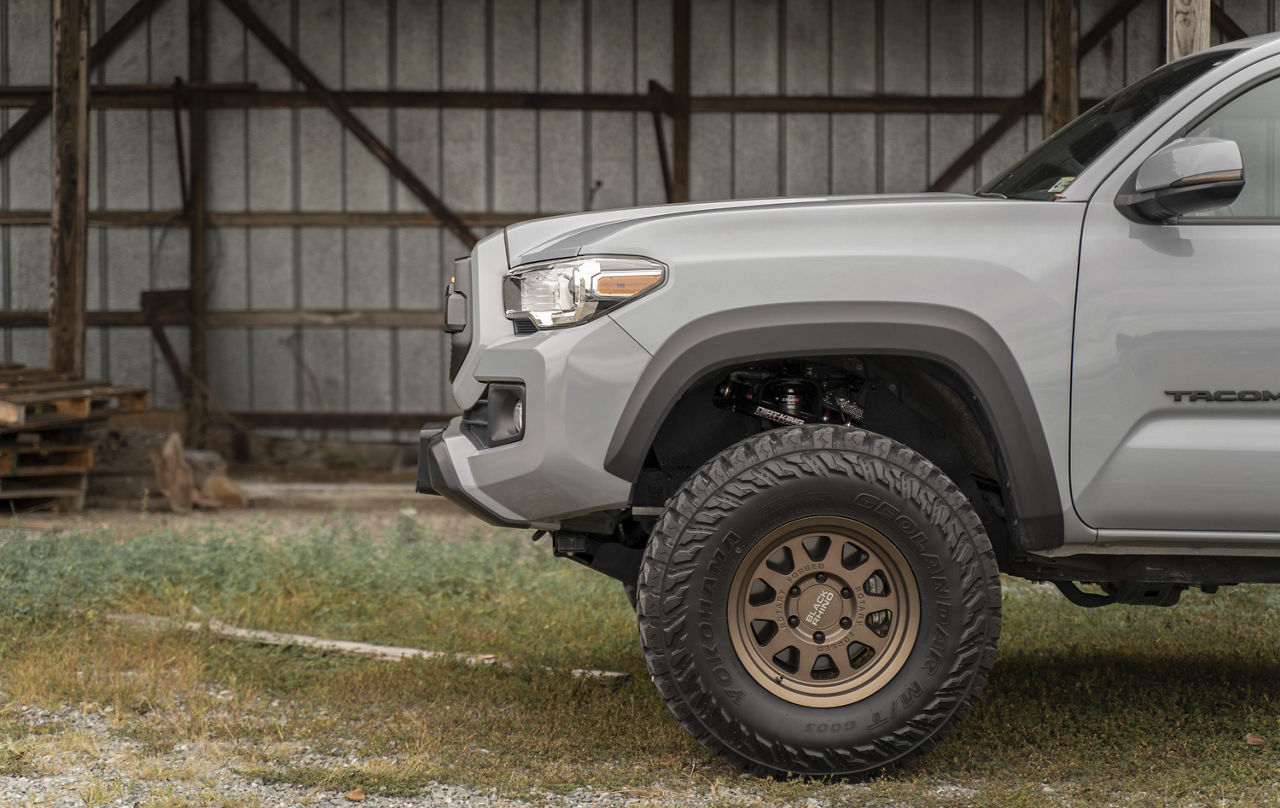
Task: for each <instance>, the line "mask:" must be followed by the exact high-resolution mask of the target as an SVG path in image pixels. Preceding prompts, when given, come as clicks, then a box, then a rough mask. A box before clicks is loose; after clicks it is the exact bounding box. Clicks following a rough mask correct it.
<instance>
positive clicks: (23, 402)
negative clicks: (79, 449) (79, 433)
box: [0, 391, 93, 426]
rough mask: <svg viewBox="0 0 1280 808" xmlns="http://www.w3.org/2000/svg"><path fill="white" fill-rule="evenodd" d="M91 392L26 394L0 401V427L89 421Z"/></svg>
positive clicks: (5, 396) (3, 398)
mask: <svg viewBox="0 0 1280 808" xmlns="http://www.w3.org/2000/svg"><path fill="white" fill-rule="evenodd" d="M92 405H93V402H92V398H91V395H90V393H89V392H88V391H82V392H80V393H76V394H73V393H72V392H71V391H59V392H54V393H27V394H24V395H14V396H8V395H4V396H2V397H0V424H6V425H9V426H22V425H24V424H27V423H29V422H31V421H40V420H45V421H47V420H49V419H50V418H51V417H54V418H61V419H79V418H87V417H88V416H89V412H90V410H91V409H92Z"/></svg>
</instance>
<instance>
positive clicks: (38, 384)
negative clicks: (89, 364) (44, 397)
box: [0, 378, 111, 396]
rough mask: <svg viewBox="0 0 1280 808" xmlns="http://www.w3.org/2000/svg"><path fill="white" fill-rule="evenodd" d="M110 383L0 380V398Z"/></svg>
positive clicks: (59, 380) (96, 381)
mask: <svg viewBox="0 0 1280 808" xmlns="http://www.w3.org/2000/svg"><path fill="white" fill-rule="evenodd" d="M110 386H111V382H108V381H103V380H102V379H78V378H76V379H66V378H56V379H51V380H48V381H44V380H33V381H18V382H11V381H6V380H0V396H9V395H17V394H21V393H50V392H54V391H56V390H86V389H89V388H91V387H110Z"/></svg>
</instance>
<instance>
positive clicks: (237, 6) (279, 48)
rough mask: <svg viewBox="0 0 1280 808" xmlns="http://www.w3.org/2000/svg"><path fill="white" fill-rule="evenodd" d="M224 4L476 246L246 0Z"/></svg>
mask: <svg viewBox="0 0 1280 808" xmlns="http://www.w3.org/2000/svg"><path fill="white" fill-rule="evenodd" d="M221 2H222V4H223V5H224V6H226V7H227V8H228V9H229V10H230V11H231V13H232V14H234V15H236V17H238V18H239V19H240V22H242V23H244V26H245V28H247V29H249V31H250V33H252V34H253V35H254V36H255V37H257V39H258V41H260V42H261V43H262V44H263V45H264V46H265V47H266V48H267V50H269V51H271V54H272V55H273V56H275V57H276V59H278V60H279V61H280V62H281V63H282V64H283V65H284V66H285V67H286V68H288V69H289V72H290V73H291V74H292V75H293V77H294V78H295V79H297V80H298V82H299V83H300V84H302V85H303V86H304V87H306V88H307V90H308V91H309V92H310V93H311V94H312V95H314V96H315V97H316V98H317V99H318V100H320V101H321V102H322V103H323V104H324V106H325V107H327V108H328V109H329V111H330V112H332V113H333V114H334V116H335V117H337V119H338V120H339V121H341V122H342V125H343V126H344V127H346V129H347V131H349V132H351V134H353V135H355V136H356V139H358V140H359V141H360V142H361V143H363V144H364V145H365V147H366V148H367V149H368V150H369V152H370V153H371V154H372V155H373V156H374V157H376V158H377V159H378V160H379V161H380V162H381V163H382V164H383V165H385V166H386V167H387V168H388V169H389V170H390V171H391V173H392V174H393V175H394V176H395V178H396V179H398V180H400V182H401V184H403V185H404V186H405V187H406V188H408V189H409V191H410V192H411V193H412V194H413V195H414V196H416V197H417V198H418V199H419V200H420V201H421V202H422V204H424V205H426V206H427V210H430V211H431V212H432V213H434V214H435V215H436V218H438V219H439V220H440V221H441V222H442V223H443V224H444V226H445V227H447V228H449V230H450V231H451V232H452V233H453V234H454V235H456V236H457V237H458V238H459V239H460V240H461V241H462V243H463V244H465V245H466V246H467V247H468V248H471V247H474V246H475V243H476V241H477V239H476V237H475V234H473V233H472V232H471V229H470V228H469V227H467V226H466V225H465V224H464V223H463V222H462V220H461V219H459V218H458V216H457V214H455V213H454V212H453V211H452V210H450V209H449V207H448V206H447V205H445V204H444V202H442V201H441V200H440V199H439V198H438V197H437V196H436V195H435V194H433V193H432V192H431V191H430V190H429V189H428V188H427V186H426V184H425V183H423V182H422V180H420V179H418V176H417V175H416V174H414V173H413V170H412V169H410V168H409V167H408V166H407V165H405V164H404V162H402V161H401V160H400V158H399V157H397V156H396V155H395V153H394V152H392V151H391V149H390V148H388V147H387V145H386V144H385V143H383V142H382V141H381V140H380V139H379V138H378V136H377V135H375V134H374V133H373V131H372V130H370V129H369V127H367V126H365V124H364V122H363V121H361V120H360V119H359V118H357V117H356V116H355V115H354V114H353V113H352V112H351V109H350V108H349V107H347V106H346V105H345V104H343V103H342V101H341V99H339V98H338V97H337V96H336V95H334V94H333V92H331V91H330V90H329V88H328V87H326V86H325V85H324V83H323V82H322V81H320V78H319V77H318V76H316V74H315V73H313V72H311V68H309V67H307V66H306V65H305V64H304V63H303V62H302V60H301V59H300V58H298V55H297V54H295V53H294V52H293V51H292V50H290V49H289V48H288V46H286V45H285V44H284V43H283V42H281V41H280V38H279V37H277V36H276V35H275V33H273V32H272V30H271V29H270V28H268V27H267V24H266V23H264V22H263V21H262V19H261V18H260V17H258V15H257V14H255V13H254V12H253V10H252V9H250V8H249V6H248V5H246V4H245V3H244V0H221Z"/></svg>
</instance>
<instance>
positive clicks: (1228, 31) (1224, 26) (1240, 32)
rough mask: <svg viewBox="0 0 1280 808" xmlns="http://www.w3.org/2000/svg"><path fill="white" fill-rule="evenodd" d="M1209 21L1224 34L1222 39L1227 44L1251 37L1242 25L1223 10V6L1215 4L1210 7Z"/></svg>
mask: <svg viewBox="0 0 1280 808" xmlns="http://www.w3.org/2000/svg"><path fill="white" fill-rule="evenodd" d="M1209 21H1210V22H1212V23H1213V24H1214V25H1216V26H1218V31H1220V32H1221V33H1222V38H1223V39H1224V40H1226V41H1227V42H1231V41H1234V40H1237V39H1244V38H1245V37H1247V36H1249V34H1247V33H1246V32H1245V30H1244V29H1243V28H1241V27H1240V23H1238V22H1236V21H1235V19H1234V18H1233V17H1232V16H1231V15H1230V14H1228V13H1227V12H1226V11H1225V10H1223V8H1222V6H1220V5H1218V4H1216V3H1214V4H1211V5H1210V6H1209Z"/></svg>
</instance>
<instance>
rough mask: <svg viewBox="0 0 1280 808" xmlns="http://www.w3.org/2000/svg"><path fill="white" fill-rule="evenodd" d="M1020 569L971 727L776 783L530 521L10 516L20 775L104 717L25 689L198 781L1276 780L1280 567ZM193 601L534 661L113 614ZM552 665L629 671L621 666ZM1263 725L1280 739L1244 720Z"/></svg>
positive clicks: (1167, 791) (113, 784)
mask: <svg viewBox="0 0 1280 808" xmlns="http://www.w3.org/2000/svg"><path fill="white" fill-rule="evenodd" d="M1006 584H1007V586H1006V590H1005V628H1004V636H1003V640H1002V646H1001V652H1000V656H999V659H998V661H997V666H996V669H995V670H994V671H993V673H992V676H991V680H990V682H989V684H988V686H987V690H986V693H985V695H984V696H983V698H982V700H981V701H980V702H979V704H978V706H977V707H976V708H975V710H974V712H973V713H972V714H971V715H970V716H969V718H968V719H967V720H966V721H965V723H964V724H963V725H962V727H961V729H960V730H959V731H958V732H957V733H956V734H955V735H954V736H952V738H950V739H948V740H947V741H945V742H944V743H943V744H941V745H940V746H939V747H938V748H937V749H935V750H934V751H933V752H932V753H931V754H930V755H928V756H927V757H926V758H925V759H924V760H923V761H921V763H920V764H918V765H917V766H915V767H912V768H910V769H908V770H907V771H905V772H901V773H899V774H896V775H894V776H890V777H884V778H880V779H878V780H875V781H873V782H871V783H868V784H864V785H848V784H833V783H823V782H814V781H787V782H775V781H761V780H744V779H740V778H739V777H738V776H737V774H736V773H735V772H733V771H732V770H730V769H729V768H727V767H726V766H724V765H722V764H720V763H719V762H718V761H717V760H716V759H715V758H713V757H711V756H710V755H709V754H707V753H706V752H704V751H703V750H702V749H701V747H699V746H698V745H697V744H696V743H694V742H693V741H692V740H691V739H690V738H689V737H688V736H687V735H686V734H685V733H684V731H683V730H682V729H681V728H680V726H679V725H678V724H676V722H675V721H674V720H673V719H672V718H671V716H670V715H669V713H667V711H666V709H665V707H664V706H663V705H662V703H661V701H660V700H659V698H658V696H657V694H656V692H655V691H654V690H653V688H652V686H651V685H650V684H649V682H648V677H647V675H646V674H645V671H644V663H643V659H642V658H641V656H640V651H639V643H638V641H637V639H636V636H635V627H634V618H633V616H632V614H631V612H630V610H629V608H628V607H627V605H626V600H625V598H624V596H623V594H622V590H621V587H620V586H619V585H618V584H616V583H615V582H613V581H611V580H609V579H607V578H605V577H603V576H599V575H597V574H594V573H591V572H589V571H587V570H584V569H581V568H579V567H577V566H576V565H574V564H572V563H569V562H565V561H560V560H555V559H553V558H552V557H551V555H550V552H549V551H548V550H547V548H545V547H536V546H533V545H530V544H529V543H528V541H527V538H525V535H524V534H517V533H510V532H502V531H498V532H494V531H483V530H482V532H478V533H477V535H475V536H470V537H455V538H450V539H446V538H443V537H441V536H440V535H437V534H436V533H435V532H433V531H432V530H429V529H427V528H424V527H423V526H421V525H419V524H418V523H416V522H415V521H413V520H410V519H403V520H401V521H400V522H398V523H396V524H395V525H394V526H393V527H392V528H390V529H389V530H384V531H381V532H380V533H379V534H374V533H373V532H371V531H369V530H367V529H365V528H364V527H363V526H362V524H361V523H360V521H359V520H357V519H356V518H355V517H336V518H330V519H327V520H324V521H323V522H318V523H316V524H315V525H313V526H312V527H311V528H310V529H309V530H306V531H302V532H289V531H286V530H284V529H282V528H281V527H280V526H279V525H276V524H272V523H270V522H263V523H261V524H258V525H257V526H256V527H254V528H253V529H251V530H242V531H238V532H236V533H234V534H233V533H231V532H230V531H227V530H225V529H218V528H206V529H199V530H188V531H184V532H175V531H172V530H169V531H166V530H155V531H152V532H143V533H141V534H140V535H137V536H135V537H130V538H127V539H118V538H116V537H114V536H113V535H112V534H110V533H107V532H88V533H77V532H58V533H53V534H45V535H38V536H35V537H31V538H29V537H28V536H27V534H26V533H24V532H23V531H20V530H13V529H11V530H7V531H3V532H0V691H2V692H0V699H2V700H3V701H4V702H5V704H6V706H4V707H3V708H0V775H12V774H22V773H27V774H30V773H33V772H39V771H42V770H46V769H51V768H56V767H57V766H60V765H63V764H62V763H60V762H59V761H65V760H67V759H73V758H77V757H78V759H90V760H91V759H93V757H94V755H95V754H97V753H96V751H95V750H96V746H95V744H96V742H95V741H94V740H93V738H92V737H88V736H85V735H84V733H82V732H78V731H76V730H75V729H74V728H72V727H61V726H60V725H58V724H57V723H56V722H54V723H53V724H45V725H41V726H33V725H31V724H30V723H29V722H24V721H22V720H20V716H19V715H18V712H19V711H20V710H21V709H24V708H26V707H27V706H29V705H39V706H41V707H43V708H46V709H56V708H58V707H59V706H62V705H73V706H77V707H79V708H80V709H82V710H85V711H87V712H96V713H99V714H101V715H103V716H105V717H107V719H108V720H109V722H110V725H111V728H112V731H113V732H114V733H117V734H119V735H122V736H124V737H127V738H129V739H130V740H132V741H134V742H136V746H133V747H131V748H132V749H134V751H133V752H132V754H133V756H134V759H133V760H132V761H129V762H128V765H127V766H126V768H127V769H128V771H130V772H131V773H132V774H131V776H134V777H148V776H154V773H155V772H157V771H169V772H173V773H179V774H182V775H184V776H187V777H189V778H192V779H194V780H196V781H200V780H201V778H202V777H203V776H204V775H203V772H204V771H206V768H205V767H207V765H208V763H207V762H204V763H201V764H200V765H196V764H195V763H192V762H191V761H192V760H200V761H216V760H222V761H225V762H228V763H230V764H231V765H233V766H234V767H235V768H236V769H237V770H238V771H240V772H242V773H243V774H244V775H245V776H247V777H254V778H262V779H264V780H269V781H275V782H284V783H295V784H300V785H303V786H306V787H309V788H321V789H326V790H331V791H340V792H345V791H348V790H350V789H353V788H355V787H357V786H360V787H363V788H364V789H365V790H366V791H367V792H369V793H370V794H378V793H384V794H413V793H416V792H418V791H419V790H421V789H423V788H424V787H425V786H427V785H428V784H430V783H432V782H448V783H458V784H464V785H468V786H471V787H474V788H478V789H482V790H488V791H494V792H497V793H499V794H503V795H507V796H515V797H526V798H532V799H535V800H537V799H539V795H544V794H546V793H547V792H551V793H564V792H568V791H571V790H573V789H575V788H577V787H580V786H589V787H593V788H597V789H607V790H613V791H626V792H628V793H629V794H632V795H634V796H638V797H641V798H645V797H648V798H652V799H653V800H655V801H660V800H661V799H662V798H663V796H664V795H665V794H667V793H679V794H685V793H688V792H696V793H697V794H699V795H700V796H701V798H702V799H703V800H704V801H706V802H708V803H710V804H716V803H725V804H727V803H731V802H738V801H742V800H746V801H749V802H759V803H764V804H776V803H803V802H804V800H806V799H807V798H814V799H817V800H818V801H819V802H821V803H822V804H824V805H826V804H829V805H885V804H895V803H897V804H904V805H912V806H956V805H984V806H985V805H992V806H1026V805H1072V806H1074V805H1079V806H1096V805H1108V804H1115V805H1125V806H1128V805H1133V806H1163V805H1187V804H1190V803H1194V802H1201V803H1204V804H1206V805H1219V804H1222V805H1241V806H1245V805H1275V804H1277V803H1280V609H1278V607H1280V589H1277V588H1274V587H1273V588H1267V587H1238V588H1235V589H1229V590H1224V591H1223V592H1221V593H1219V594H1217V595H1213V596H1209V595H1202V594H1199V593H1192V594H1189V595H1188V596H1186V597H1185V598H1184V600H1183V603H1182V604H1181V605H1179V606H1178V607H1175V608H1174V609H1149V608H1142V607H1109V608H1106V609H1099V610H1083V609H1079V608H1077V607H1074V606H1071V605H1070V604H1068V603H1067V602H1066V600H1065V599H1063V598H1062V597H1061V596H1060V595H1058V594H1057V593H1056V591H1053V590H1051V589H1048V588H1046V587H1042V586H1035V585H1032V584H1028V583H1025V582H1019V581H1007V582H1006ZM195 609H198V610H199V611H200V612H201V613H203V614H204V615H206V616H210V617H217V618H218V619H221V620H224V621H226V622H229V623H233V624H236V625H239V626H244V627H249V628H263V629H271V630H277V631H288V632H297V633H307V634H317V635H321V636H326V637H333V638H339V639H348V640H361V641H368V642H376V643H382V644H392V645H409V646H416V647H423V648H432V649H438V650H445V651H465V652H487V653H496V654H499V655H501V656H502V657H503V658H504V659H506V660H509V661H511V662H512V663H514V664H515V665H516V667H515V668H514V669H513V670H504V669H495V668H473V667H467V666H462V665H458V664H456V663H453V662H448V661H435V660H416V661H411V662H407V663H398V664H396V663H384V662H376V661H371V660H364V659H355V658H348V657H336V656H331V655H326V654H321V653H317V652H314V651H306V650H301V649H293V648H270V647H258V646H252V645H244V644H239V643H233V642H228V641H225V640H219V639H216V638H213V637H210V636H207V635H203V634H185V633H150V632H145V631H139V630H137V629H136V628H128V627H124V626H120V625H118V624H115V623H112V622H109V621H107V620H106V619H105V616H106V614H108V613H110V612H113V611H127V612H133V613H138V614H148V615H158V616H168V617H175V618H181V619H188V618H189V617H190V615H191V614H192V613H193V610H195ZM543 666H549V667H553V668H565V669H567V668H572V667H588V668H607V669H613V670H622V671H626V672H629V673H631V674H632V676H631V678H630V679H629V680H628V681H627V682H625V683H624V684H622V685H621V686H619V687H616V688H613V689H608V688H605V687H602V686H601V685H599V684H597V683H593V682H590V681H582V680H575V679H573V678H571V677H569V676H567V675H565V676H561V675H556V674H549V673H546V672H545V671H543V670H541V668H542V667H543ZM1248 732H1254V733H1257V734H1258V735H1261V736H1262V737H1263V738H1265V739H1266V740H1267V741H1268V747H1267V748H1266V749H1262V750H1257V749H1253V748H1250V747H1249V746H1247V745H1246V744H1245V742H1244V736H1245V734H1246V733H1248ZM183 761H187V762H185V763H184V762H183ZM184 766H185V767H186V768H183V767H184ZM121 787H123V785H122V784H121V783H119V782H118V781H117V780H114V779H112V778H111V777H106V776H103V779H99V780H96V781H95V780H86V782H85V783H84V784H83V786H82V791H83V792H84V799H85V801H86V803H92V802H93V801H95V800H99V801H100V800H105V799H109V798H110V795H112V794H114V793H116V791H118V789H119V788H121ZM162 802H163V801H162ZM157 804H161V803H160V802H157ZM173 804H174V805H177V804H180V801H174V802H173Z"/></svg>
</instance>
